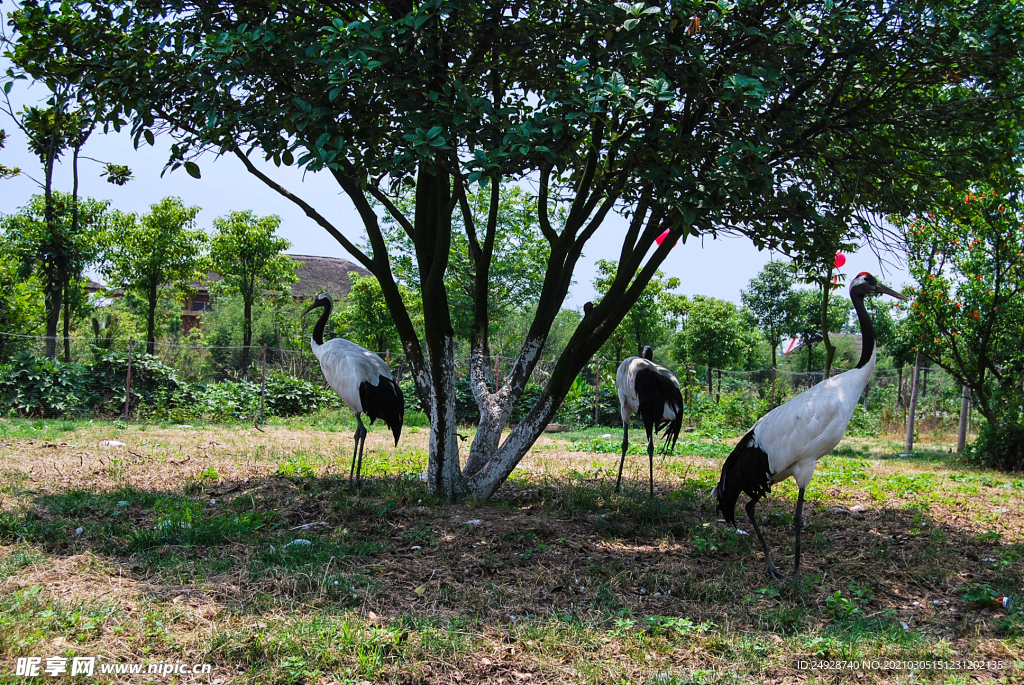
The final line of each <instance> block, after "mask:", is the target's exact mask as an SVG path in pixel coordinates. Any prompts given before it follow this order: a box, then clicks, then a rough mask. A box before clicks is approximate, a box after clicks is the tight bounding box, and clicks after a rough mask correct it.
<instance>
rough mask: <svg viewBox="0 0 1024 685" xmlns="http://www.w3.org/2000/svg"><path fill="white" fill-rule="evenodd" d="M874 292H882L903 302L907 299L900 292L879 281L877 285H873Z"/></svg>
mask: <svg viewBox="0 0 1024 685" xmlns="http://www.w3.org/2000/svg"><path fill="white" fill-rule="evenodd" d="M875 292H877V293H882V294H884V295H891V296H892V297H895V298H896V299H897V300H902V301H903V302H906V301H907V299H909V298H907V297H906V296H904V295H903V294H902V293H898V292H896V291H895V290H893V289H892V288H889V287H887V286H884V285H882V284H881V283H879V284H878V285H876V286H875Z"/></svg>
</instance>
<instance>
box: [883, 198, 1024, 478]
mask: <svg viewBox="0 0 1024 685" xmlns="http://www.w3.org/2000/svg"><path fill="white" fill-rule="evenodd" d="M1020 182H1021V179H1020V178H1015V179H1011V183H1013V185H1010V186H1009V187H1007V186H1005V185H1004V186H1002V187H997V188H992V187H988V186H982V187H979V188H975V189H973V190H972V191H968V192H966V193H963V194H961V193H954V192H950V193H949V194H948V196H947V197H946V198H944V199H945V201H944V202H941V203H938V204H937V205H936V207H935V208H934V209H933V210H932V211H931V212H927V213H924V214H922V215H920V216H915V217H905V218H900V219H898V220H899V222H900V223H901V225H902V226H903V227H904V228H905V234H906V238H907V255H908V263H909V267H910V273H911V275H912V276H913V279H914V282H913V285H912V287H911V291H910V292H911V294H912V296H913V304H912V305H911V308H910V313H909V316H907V317H906V318H905V319H904V321H903V327H904V328H905V329H906V332H907V333H909V336H908V337H909V338H910V340H912V341H913V343H914V344H915V346H916V349H917V350H918V351H920V352H921V354H923V355H924V356H925V357H927V358H928V359H931V360H932V361H933V362H935V363H936V364H938V365H939V366H941V367H942V368H944V369H946V370H947V371H948V372H949V373H950V375H952V376H953V378H955V379H956V381H957V383H958V384H960V385H962V386H967V387H968V388H970V390H971V393H972V396H973V398H974V402H975V404H976V406H977V407H978V409H979V411H980V412H981V413H982V414H983V415H984V416H985V418H986V419H988V422H989V424H990V427H989V430H990V431H991V433H992V435H993V437H995V436H998V433H1000V432H1003V433H1005V435H1003V436H1002V437H1001V438H997V439H1002V440H1003V441H1004V443H1009V444H1011V445H1012V447H1013V450H1014V451H1016V455H1015V456H1014V457H1013V458H1011V459H1010V460H1009V461H1008V462H1005V463H1000V462H999V460H994V461H995V462H996V465H998V466H1001V467H1006V468H1015V469H1017V468H1021V467H1022V466H1024V441H1021V438H1020V436H1021V435H1024V417H1022V416H1021V411H1020V407H1021V399H1022V397H1024V391H1022V389H1021V378H1024V248H1022V245H1024V228H1022V221H1024V203H1022V201H1021V199H1022V195H1021V191H1020V190H1019V187H1020ZM1014 186H1016V187H1014ZM1013 426H1016V428H1013ZM1014 435H1016V436H1017V437H1016V442H1015V443H1014V442H1013V440H1014V438H1013V436H1014ZM1008 451H1009V450H1008Z"/></svg>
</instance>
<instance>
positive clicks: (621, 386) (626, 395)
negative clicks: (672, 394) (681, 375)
mask: <svg viewBox="0 0 1024 685" xmlns="http://www.w3.org/2000/svg"><path fill="white" fill-rule="evenodd" d="M644 368H647V369H653V370H654V371H657V372H658V373H660V374H661V375H662V376H665V377H666V378H668V379H669V380H670V381H672V384H673V385H675V386H676V387H677V388H678V387H679V379H678V378H676V376H675V374H674V373H672V372H671V371H669V370H668V369H666V368H665V367H664V366H661V365H660V364H655V363H654V362H652V361H650V360H649V359H644V358H643V357H629V358H628V359H624V360H623V361H622V363H621V364H619V368H618V369H617V370H616V372H615V386H616V388H617V390H618V393H619V411H620V412H621V413H622V422H623V424H628V423H629V421H630V419H632V418H633V415H634V414H636V413H637V412H638V411H639V410H640V398H639V397H637V394H636V374H637V372H638V371H640V369H644ZM675 417H676V412H675V411H674V410H673V409H672V407H671V405H670V404H668V403H667V402H666V403H665V409H664V412H663V415H662V419H663V420H665V421H671V420H673V419H674V418H675Z"/></svg>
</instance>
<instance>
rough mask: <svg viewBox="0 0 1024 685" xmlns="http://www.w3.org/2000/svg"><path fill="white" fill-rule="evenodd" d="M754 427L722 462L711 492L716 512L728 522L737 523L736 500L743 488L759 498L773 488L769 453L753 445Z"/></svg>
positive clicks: (751, 495) (754, 497)
mask: <svg viewBox="0 0 1024 685" xmlns="http://www.w3.org/2000/svg"><path fill="white" fill-rule="evenodd" d="M755 443H756V440H755V439H754V431H753V429H751V430H750V432H749V433H747V434H746V435H744V436H743V439H741V440H740V441H739V443H737V445H736V447H735V449H733V451H732V453H731V454H729V456H728V457H726V459H725V463H724V464H722V475H721V477H720V478H719V479H718V485H716V486H715V489H714V490H713V491H712V493H711V495H712V496H713V497H714V498H715V499H716V500H717V509H718V513H720V514H721V515H722V518H724V519H725V520H726V521H728V523H729V525H731V526H735V525H736V500H738V499H739V497H740V493H741V492H745V493H747V494H748V495H750V497H751V499H753V500H755V501H756V500H759V499H761V498H762V497H764V496H765V495H767V494H768V491H769V490H771V489H772V474H771V468H770V467H769V465H768V454H767V453H766V452H765V451H764V450H763V449H761V448H760V447H758V446H756V444H755Z"/></svg>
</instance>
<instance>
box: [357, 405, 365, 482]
mask: <svg viewBox="0 0 1024 685" xmlns="http://www.w3.org/2000/svg"><path fill="white" fill-rule="evenodd" d="M356 423H358V424H359V427H358V428H356V442H357V443H358V444H359V461H358V462H357V463H356V485H359V483H360V481H361V474H362V471H363V447H365V446H366V433H367V430H366V426H364V425H363V419H362V417H360V416H359V415H358V414H356Z"/></svg>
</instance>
